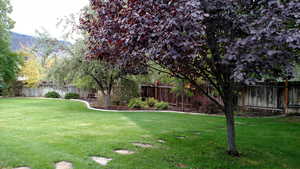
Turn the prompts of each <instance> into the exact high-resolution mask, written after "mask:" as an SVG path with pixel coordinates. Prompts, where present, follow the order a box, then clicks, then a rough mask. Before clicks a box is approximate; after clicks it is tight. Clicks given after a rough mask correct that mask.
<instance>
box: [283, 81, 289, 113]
mask: <svg viewBox="0 0 300 169" xmlns="http://www.w3.org/2000/svg"><path fill="white" fill-rule="evenodd" d="M288 85H289V81H288V80H285V82H284V114H287V113H288V111H289V86H288Z"/></svg>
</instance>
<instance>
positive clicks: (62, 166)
mask: <svg viewBox="0 0 300 169" xmlns="http://www.w3.org/2000/svg"><path fill="white" fill-rule="evenodd" d="M55 168H56V169H72V168H73V165H72V163H70V162H67V161H61V162H58V163H56V164H55Z"/></svg>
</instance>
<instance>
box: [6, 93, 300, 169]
mask: <svg viewBox="0 0 300 169" xmlns="http://www.w3.org/2000/svg"><path fill="white" fill-rule="evenodd" d="M236 121H237V143H238V146H239V150H240V151H241V152H242V157H241V158H233V157H230V156H228V155H226V154H225V150H226V131H225V119H224V118H223V117H210V116H195V115H185V114H175V113H158V112H153V113H146V112H126V113H125V112H124V113H117V112H99V111H92V110H88V109H87V108H86V107H85V105H84V104H82V103H79V102H74V101H65V100H46V99H23V98H12V99H3V98H2V99H0V168H1V167H17V166H30V167H31V168H32V169H52V168H54V163H55V162H58V161H70V162H72V163H73V165H74V168H75V169H100V168H107V169H173V168H174V169H175V168H179V166H187V168H194V169H221V168H222V169H240V168H243V169H255V168H257V169H261V168H266V169H277V168H278V169H283V168H289V169H298V168H300V161H299V160H298V159H299V157H300V149H299V147H300V123H299V121H298V120H294V119H293V118H277V119H275V118H274V119H273V118H267V119H261V118H237V119H236ZM177 136H185V138H184V139H179V138H177ZM159 139H163V140H165V141H166V143H164V144H162V143H159V142H158V140H159ZM133 142H142V143H150V144H153V145H154V148H150V149H145V148H139V147H136V146H134V145H132V143H133ZM115 149H128V150H132V151H135V152H136V153H135V154H133V155H127V156H126V155H119V154H116V153H114V152H113V150H115ZM91 156H102V157H110V158H113V160H112V161H111V162H110V163H109V165H107V166H105V167H103V166H99V165H98V164H97V163H95V162H93V161H92V160H91V159H90V157H91ZM179 164H183V165H179Z"/></svg>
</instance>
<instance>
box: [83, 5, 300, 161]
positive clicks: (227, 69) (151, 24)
mask: <svg viewBox="0 0 300 169" xmlns="http://www.w3.org/2000/svg"><path fill="white" fill-rule="evenodd" d="M90 6H91V9H93V12H92V13H86V14H85V15H84V16H83V17H82V18H81V25H82V26H81V28H82V29H84V30H86V31H87V32H88V35H89V52H88V57H90V58H97V59H99V58H100V59H104V60H108V61H110V62H113V63H116V64H120V65H127V66H133V67H134V66H135V65H137V63H147V61H149V60H152V61H154V62H156V63H158V64H160V65H162V66H164V67H165V68H167V69H168V70H169V71H170V72H171V74H172V75H173V76H176V77H179V78H182V79H186V80H188V81H189V82H191V83H192V84H193V85H194V86H196V87H197V89H198V90H199V92H201V93H203V94H205V95H206V96H207V97H209V98H210V99H211V100H212V101H214V102H215V103H216V104H217V105H218V106H220V108H222V109H223V110H224V112H225V115H226V120H227V143H228V153H229V154H230V155H234V156H236V155H239V152H238V150H237V147H236V142H235V126H234V114H233V110H234V106H235V105H234V97H235V95H236V94H237V91H238V86H237V83H239V84H249V83H255V82H256V81H257V80H261V79H262V78H263V76H265V75H267V76H270V77H275V78H278V77H282V78H290V77H292V75H293V67H294V64H295V61H296V60H299V58H300V57H299V50H300V32H299V27H300V15H299V13H300V2H299V0H291V1H279V0H278V1H277V0H255V1H253V0H234V1H233V0H231V1H224V0H176V1H175V0H170V1H166V0H148V1H139V0H128V1H123V0H108V1H102V0H90ZM116 52H117V53H116ZM199 79H201V80H203V81H207V82H209V83H210V85H211V86H212V87H213V88H214V89H215V90H216V91H217V92H218V93H219V95H220V97H221V98H222V100H223V101H222V102H219V101H218V100H216V99H215V98H214V97H213V96H211V95H210V93H208V92H207V91H206V90H204V89H203V88H201V85H199V84H198V83H197V80H199Z"/></svg>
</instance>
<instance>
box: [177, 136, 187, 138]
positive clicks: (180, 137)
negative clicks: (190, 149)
mask: <svg viewBox="0 0 300 169" xmlns="http://www.w3.org/2000/svg"><path fill="white" fill-rule="evenodd" d="M176 138H178V139H185V138H186V137H185V136H176Z"/></svg>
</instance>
